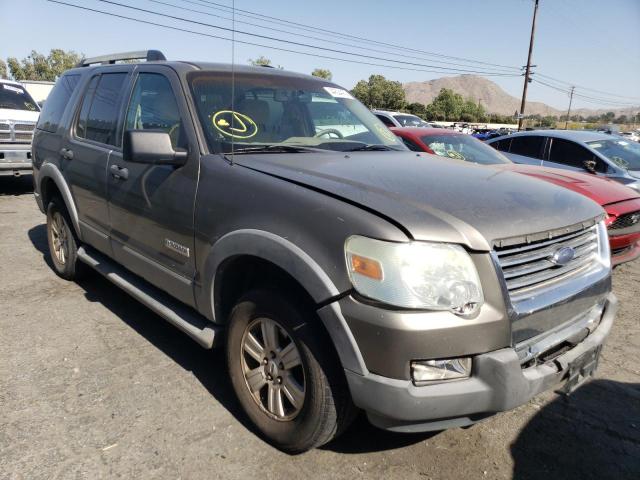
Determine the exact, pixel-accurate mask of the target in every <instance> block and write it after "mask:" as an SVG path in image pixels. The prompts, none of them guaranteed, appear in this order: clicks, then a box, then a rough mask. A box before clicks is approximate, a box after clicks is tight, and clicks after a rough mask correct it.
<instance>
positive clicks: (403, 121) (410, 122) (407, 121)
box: [393, 115, 429, 127]
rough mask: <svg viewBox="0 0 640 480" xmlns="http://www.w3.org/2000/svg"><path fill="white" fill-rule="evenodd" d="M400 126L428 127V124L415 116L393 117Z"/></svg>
mask: <svg viewBox="0 0 640 480" xmlns="http://www.w3.org/2000/svg"><path fill="white" fill-rule="evenodd" d="M393 118H395V119H396V120H397V121H398V122H399V123H400V125H402V126H403V127H428V126H429V124H428V123H427V122H425V121H424V120H422V119H421V118H420V117H416V116H415V115H394V116H393Z"/></svg>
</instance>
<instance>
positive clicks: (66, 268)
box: [47, 198, 87, 280]
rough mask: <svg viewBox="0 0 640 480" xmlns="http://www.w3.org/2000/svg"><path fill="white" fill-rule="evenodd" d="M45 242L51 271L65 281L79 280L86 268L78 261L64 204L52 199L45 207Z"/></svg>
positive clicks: (75, 245) (77, 244) (74, 236)
mask: <svg viewBox="0 0 640 480" xmlns="http://www.w3.org/2000/svg"><path fill="white" fill-rule="evenodd" d="M47 241H48V243H49V254H50V256H51V262H52V263H53V269H54V271H55V272H56V273H57V274H58V276H60V277H62V278H64V279H65V280H76V279H78V278H81V277H82V276H83V275H84V274H85V273H86V270H87V266H86V265H85V264H83V263H82V262H81V261H80V260H78V247H79V242H78V240H77V238H76V235H75V232H74V230H73V227H72V224H71V219H70V218H69V213H68V212H67V209H66V208H65V206H64V203H62V201H61V200H60V199H58V198H53V199H52V200H51V201H50V202H49V205H48V206H47Z"/></svg>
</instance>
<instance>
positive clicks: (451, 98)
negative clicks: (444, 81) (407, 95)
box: [427, 88, 475, 121]
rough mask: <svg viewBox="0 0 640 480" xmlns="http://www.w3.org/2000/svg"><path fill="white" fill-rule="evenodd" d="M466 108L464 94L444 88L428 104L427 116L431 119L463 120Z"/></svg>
mask: <svg viewBox="0 0 640 480" xmlns="http://www.w3.org/2000/svg"><path fill="white" fill-rule="evenodd" d="M471 103H473V102H471ZM474 106H475V104H474ZM464 109H465V101H464V99H463V98H462V95H460V94H459V93H455V92H454V91H453V90H451V89H449V88H443V89H441V90H440V93H438V95H436V97H435V98H434V99H433V101H432V102H431V103H430V104H429V105H427V117H429V120H452V121H457V120H461V115H462V113H463V111H464ZM465 113H469V112H465Z"/></svg>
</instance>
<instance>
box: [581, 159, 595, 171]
mask: <svg viewBox="0 0 640 480" xmlns="http://www.w3.org/2000/svg"><path fill="white" fill-rule="evenodd" d="M582 165H583V166H584V169H585V170H586V171H588V172H590V173H596V165H597V163H596V161H595V160H585V161H584V162H582Z"/></svg>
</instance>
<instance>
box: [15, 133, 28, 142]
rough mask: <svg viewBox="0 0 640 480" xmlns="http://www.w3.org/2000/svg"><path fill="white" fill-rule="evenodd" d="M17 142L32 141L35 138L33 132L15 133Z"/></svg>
mask: <svg viewBox="0 0 640 480" xmlns="http://www.w3.org/2000/svg"><path fill="white" fill-rule="evenodd" d="M14 137H15V139H16V142H30V141H31V140H32V139H33V134H32V133H18V132H15V133H14Z"/></svg>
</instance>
